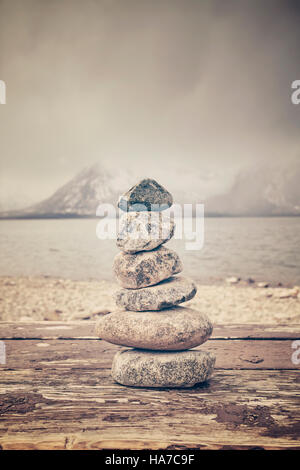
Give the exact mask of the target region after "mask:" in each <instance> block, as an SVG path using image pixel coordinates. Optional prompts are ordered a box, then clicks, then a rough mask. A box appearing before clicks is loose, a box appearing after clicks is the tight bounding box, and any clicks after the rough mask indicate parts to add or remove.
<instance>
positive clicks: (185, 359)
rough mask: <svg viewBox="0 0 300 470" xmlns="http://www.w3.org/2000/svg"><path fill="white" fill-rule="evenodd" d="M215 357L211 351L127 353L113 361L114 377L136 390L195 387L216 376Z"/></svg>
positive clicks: (121, 353)
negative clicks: (213, 374)
mask: <svg viewBox="0 0 300 470" xmlns="http://www.w3.org/2000/svg"><path fill="white" fill-rule="evenodd" d="M215 361H216V359H215V356H214V355H213V354H211V353H210V352H207V351H195V350H194V351H181V352H155V351H151V352H150V351H141V350H137V349H127V350H125V351H119V352H118V353H117V354H116V355H115V357H114V360H113V364H112V377H113V379H114V380H115V381H116V382H118V383H120V384H122V385H127V386H128V385H129V386H133V387H170V388H174V387H182V388H186V387H193V386H194V385H195V384H197V383H201V382H205V381H206V380H207V379H208V378H209V377H210V376H211V374H212V372H213V368H214V365H215Z"/></svg>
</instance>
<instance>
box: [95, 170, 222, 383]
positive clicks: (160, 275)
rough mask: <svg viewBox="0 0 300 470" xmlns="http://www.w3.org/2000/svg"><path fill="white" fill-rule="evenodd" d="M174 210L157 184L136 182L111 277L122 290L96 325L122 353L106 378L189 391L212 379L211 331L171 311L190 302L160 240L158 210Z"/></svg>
mask: <svg viewBox="0 0 300 470" xmlns="http://www.w3.org/2000/svg"><path fill="white" fill-rule="evenodd" d="M172 204H173V198H172V196H171V194H170V193H169V192H168V191H166V190H165V189H164V188H163V187H162V186H161V185H159V184H158V183H157V182H156V181H154V180H151V179H145V180H142V181H141V182H140V183H138V184H137V185H136V186H134V187H133V188H131V189H130V190H129V191H128V192H127V193H126V194H124V195H123V196H122V197H121V198H120V200H119V203H118V207H119V208H120V209H121V210H122V211H124V215H123V216H122V217H121V220H120V230H119V235H118V239H117V245H118V247H119V248H120V249H121V252H120V253H118V254H117V256H116V257H115V260H114V266H113V268H114V273H115V276H116V278H117V280H118V282H119V283H120V284H121V287H122V289H121V290H119V291H117V293H116V296H115V300H116V304H117V306H118V307H119V309H118V310H116V311H115V312H112V313H110V314H107V315H104V316H103V317H101V318H100V319H99V320H98V323H97V326H96V331H97V334H98V336H99V337H100V338H102V339H104V340H106V341H108V342H110V343H113V344H118V345H121V346H127V347H130V348H134V349H126V350H121V351H120V352H118V353H117V354H116V355H115V357H114V360H113V365H112V376H113V378H114V380H115V381H116V382H118V383H120V384H122V385H128V386H135V387H192V386H193V385H195V384H196V383H200V382H203V381H206V380H207V379H208V378H209V377H210V375H211V374H212V371H213V368H214V364H215V357H214V356H213V355H212V354H211V353H209V352H206V351H203V350H190V348H194V347H196V346H199V345H201V344H203V343H204V342H205V341H206V340H207V339H208V338H209V336H210V335H211V333H212V324H211V322H210V320H209V318H208V317H207V316H206V315H205V314H203V313H201V312H199V311H197V310H194V309H192V308H187V307H181V306H178V305H179V304H182V303H183V302H186V301H188V300H190V299H192V298H193V297H194V295H195V294H196V291H197V289H196V286H195V284H194V283H193V282H192V281H191V280H190V279H187V278H185V277H182V276H176V274H178V273H180V272H181V271H182V263H181V261H180V259H179V257H178V255H177V253H176V252H175V251H173V250H171V249H168V248H166V247H165V246H163V245H164V243H165V242H167V241H168V240H170V238H172V236H173V235H174V230H175V224H174V221H173V219H172V218H170V217H168V216H167V215H166V214H165V213H164V212H163V211H164V210H165V209H168V208H169V207H170V206H171V205H172Z"/></svg>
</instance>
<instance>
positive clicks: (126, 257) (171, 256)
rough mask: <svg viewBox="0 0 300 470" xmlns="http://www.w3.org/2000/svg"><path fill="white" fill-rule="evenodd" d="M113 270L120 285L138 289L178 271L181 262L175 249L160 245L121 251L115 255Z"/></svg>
mask: <svg viewBox="0 0 300 470" xmlns="http://www.w3.org/2000/svg"><path fill="white" fill-rule="evenodd" d="M113 270H114V273H115V276H116V278H117V280H118V281H119V283H120V284H121V286H122V287H125V288H127V289H139V288H141V287H147V286H152V285H154V284H158V283H159V282H160V281H163V280H164V279H168V278H169V277H170V276H172V275H173V274H178V273H180V272H181V271H182V263H181V261H180V259H179V256H178V255H177V253H176V252H175V251H173V250H170V249H169V248H165V247H164V246H160V247H158V248H156V249H155V250H153V251H140V252H139V253H134V254H129V253H123V252H122V251H121V252H120V253H118V254H117V255H116V256H115V259H114V263H113Z"/></svg>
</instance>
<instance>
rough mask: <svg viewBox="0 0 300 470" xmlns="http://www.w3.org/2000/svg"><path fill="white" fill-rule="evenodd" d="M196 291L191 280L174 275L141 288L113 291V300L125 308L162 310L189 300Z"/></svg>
mask: <svg viewBox="0 0 300 470" xmlns="http://www.w3.org/2000/svg"><path fill="white" fill-rule="evenodd" d="M196 292H197V287H196V285H195V284H194V282H193V281H191V280H190V279H187V278H185V277H182V276H176V277H170V278H169V279H166V280H165V281H162V282H160V283H159V284H156V285H155V286H151V287H144V288H143V289H137V290H134V289H120V290H119V291H117V292H116V293H115V301H116V304H117V306H118V307H120V308H125V309H126V310H134V311H144V310H162V309H164V308H170V307H173V306H174V305H178V304H181V303H182V302H187V301H188V300H191V299H192V298H193V297H194V296H195V294H196Z"/></svg>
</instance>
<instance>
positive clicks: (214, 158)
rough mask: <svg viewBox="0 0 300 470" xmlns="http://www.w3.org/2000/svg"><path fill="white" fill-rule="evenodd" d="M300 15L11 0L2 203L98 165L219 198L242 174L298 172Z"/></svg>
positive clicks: (5, 51)
mask: <svg viewBox="0 0 300 470" xmlns="http://www.w3.org/2000/svg"><path fill="white" fill-rule="evenodd" d="M297 5H298V7H297ZM299 6H300V2H299V1H297V0H295V1H290V0H281V1H278V0H258V1H256V0H248V1H243V0H210V1H208V0H207V1H205V0H202V1H201V0H84V1H83V0H51V1H43V0H0V79H1V80H4V81H5V82H6V86H7V104H6V105H0V159H1V160H0V185H1V186H0V187H1V189H0V203H1V202H2V204H4V205H9V201H16V202H17V203H18V205H20V204H22V203H23V201H24V202H26V203H27V202H34V201H38V200H39V199H42V198H44V197H47V196H49V195H50V194H51V193H52V192H53V191H54V190H55V189H56V188H57V187H58V186H60V185H61V184H63V183H64V182H66V181H67V180H68V179H69V178H71V177H72V176H74V174H76V173H77V172H78V171H80V170H81V169H82V168H83V167H85V166H87V165H89V164H92V163H94V162H96V161H100V162H102V163H103V165H105V166H108V167H109V168H116V169H118V170H119V171H120V170H121V171H122V169H124V170H125V169H126V171H133V172H134V173H136V174H137V177H138V176H139V175H142V176H149V177H152V176H157V177H160V175H161V178H162V179H163V182H164V183H167V182H168V179H169V180H170V181H172V186H174V182H175V183H176V184H178V186H185V187H186V186H187V187H189V185H191V186H195V185H197V181H198V180H197V178H198V175H199V177H201V178H204V179H205V178H206V179H207V180H208V181H210V182H211V188H212V191H214V192H218V190H219V191H222V190H223V187H224V186H226V184H227V185H228V184H229V183H230V181H231V179H232V176H233V175H234V174H235V173H236V172H237V171H238V170H239V169H240V168H244V167H246V166H249V165H250V166H251V165H254V164H260V163H262V162H263V163H267V164H268V165H274V164H278V163H283V162H287V164H288V162H289V160H292V159H298V160H299V157H300V146H299V143H300V137H299V135H300V134H299V130H300V129H299V127H300V105H299V106H295V105H293V104H292V103H291V99H290V95H291V83H292V81H294V80H296V79H300V27H299V24H300V8H299ZM199 181H200V179H199Z"/></svg>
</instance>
